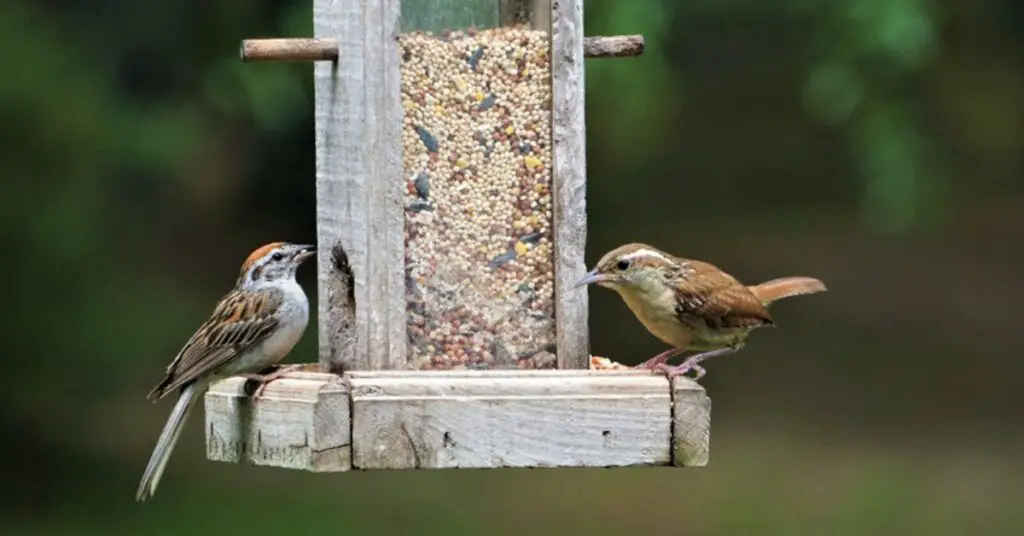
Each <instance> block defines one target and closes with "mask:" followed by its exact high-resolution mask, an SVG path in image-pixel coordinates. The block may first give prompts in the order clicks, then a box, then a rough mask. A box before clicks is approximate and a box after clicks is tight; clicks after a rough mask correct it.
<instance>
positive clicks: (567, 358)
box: [551, 0, 590, 369]
mask: <svg viewBox="0 0 1024 536" xmlns="http://www.w3.org/2000/svg"><path fill="white" fill-rule="evenodd" d="M551 14H552V18H551V20H552V33H553V35H552V51H551V70H552V75H551V76H552V84H553V86H552V99H553V103H552V113H553V114H554V116H553V120H554V122H553V130H554V132H553V144H552V159H553V169H552V183H553V190H552V195H553V196H554V200H553V201H554V220H555V221H554V242H555V303H556V307H555V322H556V323H557V326H558V342H557V344H558V367H559V368H561V369H586V368H588V367H589V356H590V343H589V339H588V331H587V329H588V328H587V314H588V311H587V306H588V305H587V303H588V302H587V296H588V294H587V292H586V290H584V289H579V288H573V284H574V283H575V282H576V281H577V280H579V278H580V277H583V274H584V273H586V264H585V261H584V258H583V255H584V250H585V247H586V242H587V200H586V190H587V169H586V168H587V155H586V136H587V132H586V123H585V106H584V89H583V86H584V71H583V0H558V1H557V2H554V3H553V5H552V12H551Z"/></svg>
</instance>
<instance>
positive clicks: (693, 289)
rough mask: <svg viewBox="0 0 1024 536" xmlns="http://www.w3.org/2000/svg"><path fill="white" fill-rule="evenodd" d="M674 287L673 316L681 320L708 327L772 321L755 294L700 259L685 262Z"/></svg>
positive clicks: (759, 323)
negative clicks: (680, 283) (678, 280)
mask: <svg viewBox="0 0 1024 536" xmlns="http://www.w3.org/2000/svg"><path fill="white" fill-rule="evenodd" d="M683 270H687V271H689V272H690V273H689V274H686V276H685V277H684V278H682V279H683V280H684V281H685V282H686V283H685V284H684V285H682V286H680V288H677V289H676V315H678V316H679V319H680V320H682V321H683V322H687V323H693V322H701V321H702V322H703V323H704V324H705V325H707V326H708V327H709V328H745V327H756V326H760V325H764V324H772V323H774V322H773V320H772V316H771V314H770V313H769V312H768V309H766V308H765V306H764V305H763V304H762V303H761V301H760V300H759V299H757V296H755V295H754V293H753V292H751V291H750V289H748V288H747V287H746V285H744V284H742V283H740V282H739V281H737V280H736V279H735V278H734V277H732V276H731V275H729V274H727V273H725V272H723V271H722V270H720V269H718V268H717V267H715V266H713V265H711V264H708V263H705V262H701V261H686V264H685V265H684V267H683Z"/></svg>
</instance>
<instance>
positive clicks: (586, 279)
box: [572, 268, 610, 288]
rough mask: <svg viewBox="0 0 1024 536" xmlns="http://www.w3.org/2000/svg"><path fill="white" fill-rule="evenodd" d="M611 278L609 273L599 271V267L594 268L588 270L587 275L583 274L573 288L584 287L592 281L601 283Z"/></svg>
mask: <svg viewBox="0 0 1024 536" xmlns="http://www.w3.org/2000/svg"><path fill="white" fill-rule="evenodd" d="M609 279H610V278H609V277H608V276H607V275H605V274H601V273H598V272H597V268H594V269H593V270H591V271H589V272H587V275H585V276H583V277H582V278H581V279H580V280H579V281H577V282H576V284H575V285H573V286H572V288H576V287H582V286H584V285H589V284H591V283H600V282H602V281H608V280H609Z"/></svg>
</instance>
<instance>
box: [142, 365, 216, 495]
mask: <svg viewBox="0 0 1024 536" xmlns="http://www.w3.org/2000/svg"><path fill="white" fill-rule="evenodd" d="M201 392H202V389H200V388H199V386H198V385H196V383H195V382H193V383H190V384H188V385H186V386H185V387H184V388H182V390H181V395H180V396H179V397H178V401H177V402H176V403H175V404H174V410H172V411H171V416H170V417H168V418H167V424H165V425H164V430H163V432H160V439H159V440H157V443H156V448H155V449H153V455H152V456H150V458H149V464H148V465H147V466H146V472H145V473H143V474H142V482H139V490H138V491H136V492H135V500H137V501H139V502H142V501H145V500H146V499H148V498H150V497H152V496H153V494H154V493H156V486H157V484H159V483H160V477H161V476H162V475H163V474H164V468H165V467H167V461H168V460H170V459H171V452H173V451H174V444H175V443H177V442H178V436H179V435H181V430H182V428H183V427H184V424H185V421H186V420H187V419H188V415H189V413H191V412H192V408H194V407H195V405H196V401H198V400H199V395H200V394H201Z"/></svg>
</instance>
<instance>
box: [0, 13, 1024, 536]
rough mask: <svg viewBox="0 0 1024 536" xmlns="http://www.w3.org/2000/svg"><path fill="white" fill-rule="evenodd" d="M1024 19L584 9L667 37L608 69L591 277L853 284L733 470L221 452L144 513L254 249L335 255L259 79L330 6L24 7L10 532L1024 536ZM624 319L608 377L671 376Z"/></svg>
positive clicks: (596, 68)
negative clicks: (195, 351) (172, 419)
mask: <svg viewBox="0 0 1024 536" xmlns="http://www.w3.org/2000/svg"><path fill="white" fill-rule="evenodd" d="M414 1H417V0H406V2H407V3H409V2H414ZM445 1H454V0H445ZM420 5H422V4H420ZM1022 6H1024V3H1022V2H1020V1H1019V0H981V1H978V2H971V3H964V2H954V1H952V0H931V1H928V0H835V1H827V2H826V1H823V0H726V1H723V0H690V1H687V2H675V1H672V0H646V1H643V2H624V1H619V0H587V1H586V12H585V25H586V33H587V34H588V35H610V34H624V33H640V34H643V35H644V36H645V38H646V41H647V48H646V51H645V52H644V54H643V55H642V56H641V57H639V58H634V59H604V60H590V61H588V62H587V65H586V72H587V112H588V116H587V129H588V132H587V143H588V180H589V185H588V192H587V196H588V211H589V214H590V218H589V221H590V227H589V239H588V242H589V244H588V260H589V262H591V263H592V262H593V261H594V260H595V259H596V258H597V256H598V255H600V253H601V252H602V251H604V250H607V249H609V248H611V247H613V246H615V245H617V244H619V243H622V242H626V241H637V240H642V241H647V242H651V243H654V244H656V245H658V246H660V247H663V248H664V249H666V250H669V251H672V252H674V253H678V254H680V255H686V256H692V257H697V258H705V259H708V260H712V261H713V262H715V263H716V264H719V265H720V266H722V267H723V268H726V269H727V270H729V271H730V272H732V273H734V274H736V275H737V276H738V277H740V278H741V279H744V280H747V279H750V280H754V279H758V278H761V279H767V278H769V277H775V276H777V275H785V274H788V273H794V274H795V273H805V274H808V275H815V276H819V277H821V278H822V279H824V280H825V281H826V283H827V284H828V285H829V288H830V292H829V293H828V294H827V295H824V296H823V297H820V299H818V298H819V297H815V298H809V299H806V300H804V301H802V302H801V303H799V304H792V305H790V304H788V303H787V304H780V305H779V312H778V314H777V317H778V319H779V322H780V326H782V327H781V328H780V329H779V330H777V331H770V332H767V333H764V334H758V335H757V336H756V337H755V338H756V340H752V341H751V343H750V345H749V346H748V348H747V349H746V350H744V352H743V353H742V354H741V355H738V356H736V358H735V359H729V360H723V361H722V362H721V363H717V364H715V365H714V370H711V371H710V372H709V375H708V376H707V378H706V379H705V380H704V384H705V385H706V386H707V388H708V390H709V392H710V393H711V395H712V397H713V398H714V400H715V420H714V422H715V431H714V433H713V447H714V448H713V449H712V461H711V466H709V467H708V468H706V469H703V470H699V471H698V470H695V471H682V472H679V471H662V470H640V469H637V470H632V469H631V470H615V471H495V472H459V471H442V472H417V473H385V474H381V473H365V474H362V473H357V474H346V475H326V476H325V475H320V476H317V475H305V474H297V473H293V472H289V471H280V470H269V469H254V468H250V467H231V466H225V465H218V464H210V463H207V462H206V461H205V460H204V457H203V452H202V447H201V441H202V426H201V425H200V424H193V425H191V426H190V427H189V429H188V431H186V433H185V436H184V437H183V439H182V441H181V446H180V447H179V449H178V452H176V454H175V458H174V461H173V462H172V463H171V465H170V468H169V469H168V472H167V475H166V477H165V480H164V483H163V484H162V486H161V490H160V492H159V493H158V495H157V497H156V499H155V501H154V502H153V503H151V504H147V505H144V506H142V507H139V506H138V505H136V504H134V503H133V502H132V501H131V495H132V492H133V491H134V489H135V485H136V483H137V478H138V477H139V475H140V473H141V470H142V468H143V466H144V464H145V460H146V457H147V456H148V455H149V452H150V449H151V448H152V446H153V442H154V441H155V439H156V436H157V434H158V432H159V428H160V426H161V425H162V424H163V419H164V418H166V412H167V411H168V404H166V403H163V404H160V405H157V406H152V405H149V404H146V403H145V400H144V396H145V393H146V392H147V391H148V389H149V388H150V387H151V385H152V384H153V383H154V382H156V381H157V380H159V377H160V373H161V372H162V367H164V366H166V364H167V362H169V360H170V358H171V356H173V355H174V353H175V352H176V351H177V350H178V348H179V347H180V345H181V344H182V343H183V342H184V341H185V339H186V338H187V337H188V335H189V334H190V333H191V331H192V329H194V327H195V326H196V324H197V323H198V322H199V321H200V320H201V319H202V318H203V317H204V315H205V314H206V313H207V312H208V309H209V307H210V306H211V304H212V303H213V302H214V301H215V300H216V299H217V297H219V295H220V294H221V293H223V292H224V291H225V289H226V288H227V286H228V285H230V284H231V282H232V281H233V280H234V277H235V275H236V274H235V271H236V270H237V265H238V263H239V261H240V260H241V259H242V258H243V257H244V255H245V254H246V253H247V252H248V251H249V250H250V249H251V248H252V247H253V246H254V245H255V244H258V243H261V242H266V241H269V240H276V239H290V240H303V239H308V238H309V237H311V236H314V233H315V228H314V214H315V212H314V211H315V192H314V180H313V178H314V173H315V170H314V150H313V128H312V124H313V113H312V108H313V100H312V96H313V90H312V76H311V73H312V68H311V67H310V66H309V65H304V64H291V63H280V64H275V63H252V64H250V63H242V62H240V61H239V60H238V58H237V47H238V44H239V41H240V40H241V39H242V38H247V37H273V36H306V35H310V34H311V33H312V21H311V17H310V3H309V2H308V1H302V2H298V1H293V0H288V1H285V0H265V1H261V2H231V1H226V0H213V1H211V2H195V1H186V2H167V1H164V2H157V3H145V2H136V1H131V0H99V1H93V2H81V1H75V0H51V1H48V2H31V1H29V0H7V1H6V2H3V3H0V47H2V49H3V50H4V51H5V67H6V72H5V74H4V76H2V77H0V123H2V125H3V127H4V128H3V129H2V132H3V138H2V139H3V143H2V144H0V158H2V163H3V169H4V174H3V175H4V178H3V181H2V186H0V233H2V235H0V238H2V239H3V242H4V244H5V245H6V246H7V247H6V248H5V251H6V252H8V255H7V258H6V260H7V262H5V263H3V268H4V269H5V271H6V272H5V273H4V276H5V278H4V280H5V281H6V282H7V285H6V287H5V290H6V293H5V297H7V298H8V300H10V302H11V304H10V305H9V306H8V307H5V308H3V313H2V314H3V323H2V325H3V333H2V335H3V340H4V341H6V342H7V345H6V346H5V350H4V353H3V357H4V360H3V363H4V366H5V372H6V374H5V379H6V380H7V382H5V389H3V390H2V391H0V430H2V431H3V432H4V434H3V438H4V441H0V480H2V481H3V482H4V484H6V485H5V487H4V489H5V491H6V494H5V500H4V501H2V502H0V515H2V516H3V517H2V518H0V533H3V534H22V533H24V534H68V535H72V534H74V535H81V534H92V533H95V534H119V533H124V534H138V533H143V534H181V533H212V532H215V531H217V532H224V531H228V530H239V531H243V532H245V533H246V534H250V535H252V534H260V533H266V534H270V533H280V532H283V531H287V532H294V533H298V534H306V533H321V532H323V530H324V528H325V527H328V530H344V531H345V532H346V533H350V534H371V533H384V534H387V533H393V534H411V533H416V534H419V533H423V534H433V533H441V534H482V533H494V534H517V533H526V532H530V533H541V534H546V533H557V532H566V531H571V532H587V533H591V534H617V533H624V534H633V533H656V534H662V533H672V534H675V533H680V532H685V533H687V534H751V533H756V534H760V535H766V536H767V535H772V534H785V535H794V534H851V535H852V534H894V535H895V534H900V535H905V534H938V535H942V534H950V535H952V534H966V533H971V532H978V533H981V534H1008V535H1009V534H1021V533H1022V532H1024V513H1022V511H1021V510H1020V508H1019V504H1017V503H1018V502H1019V501H1017V499H1018V498H1019V497H1020V496H1021V494H1022V493H1024V476H1022V475H1024V466H1022V465H1021V461H1020V459H1019V452H1020V450H1021V447H1024V438H1022V437H1021V434H1020V432H1019V430H1018V428H1019V427H1018V426H1016V424H1017V422H1018V420H1019V402H1018V401H1017V399H1018V393H1019V380H1018V379H1017V378H1019V377H1020V374H1021V373H1024V365H1022V362H1021V360H1019V359H1018V358H1017V356H1018V355H1020V352H1021V350H1022V349H1024V348H1022V346H1021V344H1020V342H1019V341H1018V339H1019V337H1017V330H1018V328H1019V323H1020V322H1019V320H1018V318H1019V313H1018V310H1019V303H1018V302H1019V300H1018V299H1017V298H1016V296H1018V295H1019V294H1020V293H1021V292H1024V282H1022V280H1021V278H1020V274H1019V272H1020V263H1021V262H1022V261H1024V242H1022V241H1021V240H1020V233H1019V229H1020V226H1021V225H1024V183H1022V182H1021V181H1020V177H1021V176H1022V174H1024V157H1022V156H1021V150H1020V148H1021V146H1022V144H1024V137H1022V129H1021V125H1024V119H1022V118H1024V62H1021V61H1020V51H1021V50H1024V7H1022ZM300 279H301V281H302V282H303V284H304V285H305V286H306V288H307V289H308V292H309V294H310V295H311V296H314V297H315V294H316V293H315V292H314V291H313V288H314V280H315V277H314V274H312V273H311V271H309V270H306V271H303V273H301V274H300ZM591 303H592V308H591V311H592V313H591V326H592V330H591V332H592V347H593V349H594V352H595V353H597V354H601V355H608V356H612V357H613V358H616V359H619V360H622V361H624V362H630V363H632V362H638V361H640V360H642V359H644V358H646V357H648V356H649V355H653V354H654V353H656V352H658V351H660V350H661V349H662V348H661V345H660V344H659V343H658V342H657V341H656V340H655V339H653V337H650V336H649V335H647V334H646V333H645V332H643V331H642V330H641V329H640V328H639V327H638V325H637V324H636V322H635V320H634V319H633V318H632V317H631V316H630V314H629V312H628V311H627V310H626V309H625V307H623V306H622V304H621V303H620V302H619V301H618V300H617V298H615V297H614V296H612V295H611V294H610V293H608V292H604V291H600V290H595V291H594V292H593V293H592V294H591ZM315 346H316V337H315V336H314V334H313V333H312V332H310V333H309V334H307V336H306V337H305V338H304V340H303V341H302V342H301V343H300V345H299V347H298V348H297V349H296V351H295V352H294V353H293V357H292V358H291V360H293V361H312V360H314V357H313V356H314V355H315ZM197 416H198V414H197ZM195 420H197V421H199V420H201V419H199V418H197V419H195ZM921 453H924V454H921ZM254 490H257V491H256V492H255V493H254ZM254 494H255V495H258V496H256V497H253V495H254ZM332 524H333V525H336V526H331V525H332Z"/></svg>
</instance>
